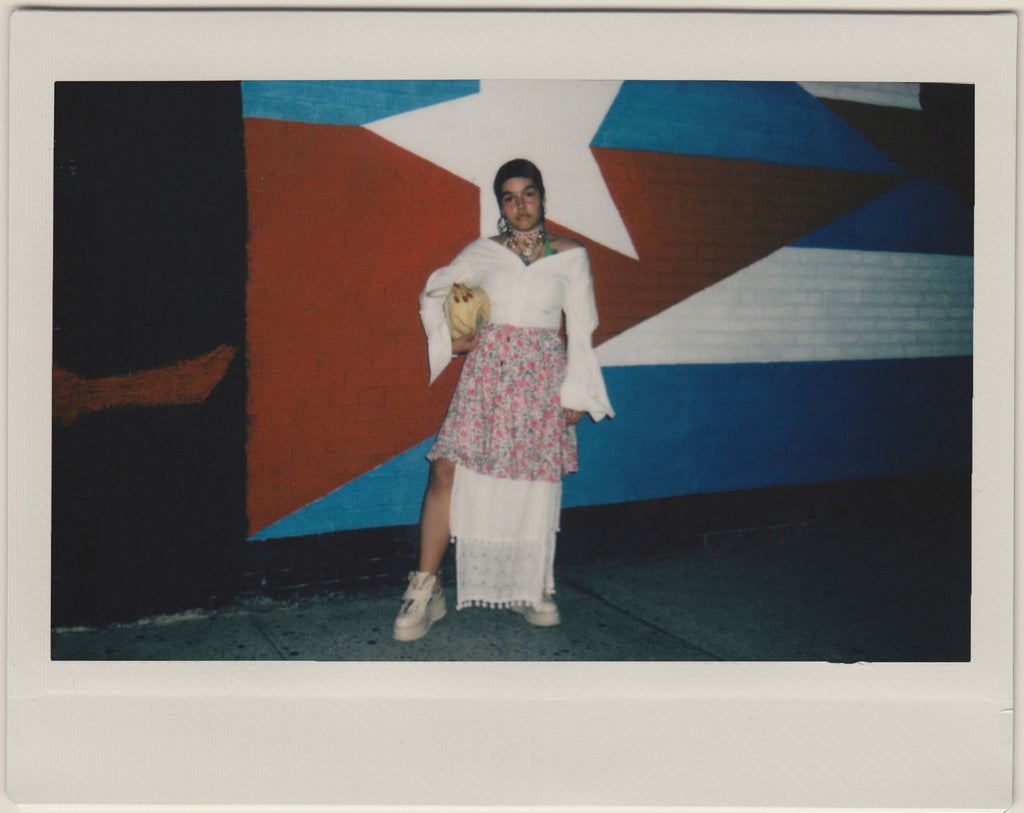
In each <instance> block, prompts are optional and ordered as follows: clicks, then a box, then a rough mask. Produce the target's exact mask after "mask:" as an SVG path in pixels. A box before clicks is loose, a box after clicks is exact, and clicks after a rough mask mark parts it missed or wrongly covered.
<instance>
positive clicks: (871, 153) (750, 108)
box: [592, 81, 906, 175]
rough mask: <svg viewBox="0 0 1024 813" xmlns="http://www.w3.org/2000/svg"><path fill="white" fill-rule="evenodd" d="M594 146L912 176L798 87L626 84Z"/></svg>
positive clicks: (777, 84)
mask: <svg viewBox="0 0 1024 813" xmlns="http://www.w3.org/2000/svg"><path fill="white" fill-rule="evenodd" d="M592 146H595V147H611V148H615V149H623V150H647V151H651V152H669V153H676V154H680V155H700V156H707V157H713V158H734V159H747V160H754V161H765V162H769V163H778V164H795V165H798V166H814V167H823V168H827V169H837V170H857V171H862V172H884V173H891V174H896V175H905V174H906V173H905V172H904V170H902V169H901V168H900V167H899V166H897V165H896V164H894V163H893V162H892V161H890V160H889V159H888V158H887V157H886V156H885V155H884V154H883V153H882V152H880V151H879V150H878V149H877V148H876V147H875V146H874V145H872V144H871V143H870V142H869V141H868V140H867V139H866V138H864V136H862V135H861V134H860V133H858V132H857V131H856V130H855V129H854V128H853V127H851V126H850V125H849V124H848V123H847V122H846V121H844V120H843V119H842V118H841V117H839V116H837V115H836V114H835V113H833V112H832V111H831V110H829V109H828V107H826V106H825V105H824V104H823V103H822V102H821V101H819V100H818V99H816V98H815V97H814V96H812V95H811V94H810V93H808V92H807V91H806V90H804V89H803V88H802V87H800V86H799V85H798V84H797V83H795V82H667V81H629V82H624V83H623V85H622V89H621V90H620V91H619V95H618V97H617V98H616V99H615V102H614V104H612V106H611V109H610V110H609V111H608V114H607V116H606V117H605V119H604V121H603V122H602V124H601V127H600V128H599V129H598V131H597V134H596V135H595V136H594V140H593V142H592Z"/></svg>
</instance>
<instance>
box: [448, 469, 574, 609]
mask: <svg viewBox="0 0 1024 813" xmlns="http://www.w3.org/2000/svg"><path fill="white" fill-rule="evenodd" d="M561 508H562V483H561V481H560V480H559V481H557V482H551V481H548V480H509V479H503V478H498V477H491V476H489V475H486V474H480V473H478V472H475V471H472V470H471V469H468V468H466V467H465V466H462V465H456V467H455V483H454V486H453V488H452V502H451V515H450V519H451V534H452V539H453V541H454V542H455V566H456V589H457V595H456V609H459V610H461V609H463V608H464V607H471V606H481V607H513V606H516V605H524V604H534V603H536V602H538V601H540V599H541V596H542V595H543V593H544V592H545V591H548V592H551V593H553V592H554V589H555V575H554V567H555V536H556V535H557V533H558V522H559V516H560V514H561Z"/></svg>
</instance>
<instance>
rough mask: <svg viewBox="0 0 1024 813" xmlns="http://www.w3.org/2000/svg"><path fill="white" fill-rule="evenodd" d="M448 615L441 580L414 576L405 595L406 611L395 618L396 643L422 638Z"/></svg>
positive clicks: (428, 576)
mask: <svg viewBox="0 0 1024 813" xmlns="http://www.w3.org/2000/svg"><path fill="white" fill-rule="evenodd" d="M446 612H447V609H446V607H445V603H444V590H443V589H442V588H441V580H440V579H439V578H438V577H437V576H436V575H434V574H433V573H423V572H416V573H410V574H409V587H408V588H407V589H406V591H405V595H403V596H402V609H401V610H399V611H398V617H397V618H395V628H394V638H395V640H396V641H415V640H417V639H418V638H422V637H423V636H424V635H426V634H427V633H428V632H429V631H430V626H431V625H432V624H433V623H434V622H435V621H440V620H441V619H442V618H444V616H445V613H446Z"/></svg>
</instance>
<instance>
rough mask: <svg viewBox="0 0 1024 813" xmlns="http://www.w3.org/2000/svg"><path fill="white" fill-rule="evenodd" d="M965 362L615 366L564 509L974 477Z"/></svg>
mask: <svg viewBox="0 0 1024 813" xmlns="http://www.w3.org/2000/svg"><path fill="white" fill-rule="evenodd" d="M971 371H972V360H971V359H970V358H962V357H961V358H944V359H886V360H881V361H836V362H795V363H770V364H709V365H667V366H651V367H615V368H607V369H605V371H604V374H605V380H606V382H607V386H608V391H609V395H610V397H611V400H612V403H613V404H615V405H616V409H617V413H616V416H615V418H614V419H613V420H612V421H608V422H604V421H603V422H601V423H600V424H597V425H594V424H590V423H588V422H587V421H584V422H582V423H581V425H580V428H579V438H580V450H581V451H580V473H579V474H575V475H573V476H571V477H569V478H567V479H566V481H565V490H564V492H563V505H564V506H565V507H573V506H580V505H601V504H606V503H616V502H628V501H632V500H646V499H654V498H659V497H668V496H674V495H679V494H702V493H713V492H720V491H733V490H741V489H751V488H762V487H768V486H781V485H797V484H807V483H818V482H832V481H837V480H847V479H860V478H868V477H880V476H887V475H898V474H914V473H925V472H936V471H954V470H963V469H969V468H970V465H971V388H972V381H971Z"/></svg>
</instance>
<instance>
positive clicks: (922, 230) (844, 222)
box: [792, 178, 974, 256]
mask: <svg viewBox="0 0 1024 813" xmlns="http://www.w3.org/2000/svg"><path fill="white" fill-rule="evenodd" d="M792 245H793V246H796V247H797V248H838V249H857V250H862V251H899V252H920V253H923V254H955V255H960V256H964V255H967V256H971V255H973V254H974V218H973V216H972V213H971V212H970V211H968V209H967V208H966V207H965V206H964V204H963V201H962V200H961V199H960V196H959V195H958V194H957V193H956V192H955V191H954V190H953V188H952V187H951V186H950V185H949V184H947V183H946V182H945V181H940V180H930V179H923V178H918V179H912V180H909V181H906V182H905V183H902V184H900V185H899V186H898V187H896V188H895V189H893V190H892V191H891V192H888V193H886V194H885V195H882V196H880V197H878V198H875V199H874V200H872V201H870V202H868V203H866V204H865V205H863V206H861V207H860V208H858V209H855V210H854V211H852V212H850V213H849V214H848V215H845V216H843V217H841V218H839V219H838V220H836V221H834V222H832V223H830V224H829V225H827V226H825V227H824V228H822V229H819V230H818V231H816V232H814V233H812V234H809V235H807V236H806V237H803V238H801V239H800V240H797V241H796V242H795V243H793V244H792Z"/></svg>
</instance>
